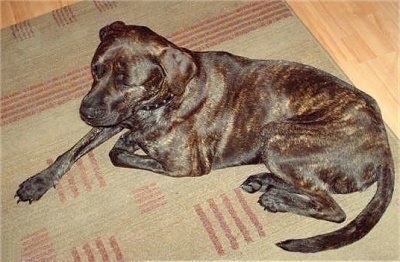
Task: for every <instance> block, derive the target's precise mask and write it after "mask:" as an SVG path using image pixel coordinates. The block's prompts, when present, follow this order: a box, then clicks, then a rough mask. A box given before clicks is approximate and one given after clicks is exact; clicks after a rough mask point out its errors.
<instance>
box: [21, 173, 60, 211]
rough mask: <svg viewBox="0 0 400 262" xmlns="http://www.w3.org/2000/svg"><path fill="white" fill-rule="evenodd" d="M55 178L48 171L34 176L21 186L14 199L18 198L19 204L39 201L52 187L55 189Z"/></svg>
mask: <svg viewBox="0 0 400 262" xmlns="http://www.w3.org/2000/svg"><path fill="white" fill-rule="evenodd" d="M55 185H56V183H55V181H54V176H53V175H52V174H51V172H50V171H49V170H48V169H46V170H43V171H42V172H40V173H38V174H37V175H35V176H32V177H30V178H28V179H27V180H25V181H24V182H22V183H21V184H20V185H19V188H18V190H17V192H16V193H15V196H14V198H18V200H17V203H19V202H21V201H22V202H26V201H28V202H29V204H31V203H32V202H33V201H37V200H39V199H40V198H41V197H42V196H43V195H44V194H45V193H46V192H47V190H49V189H50V188H51V187H55Z"/></svg>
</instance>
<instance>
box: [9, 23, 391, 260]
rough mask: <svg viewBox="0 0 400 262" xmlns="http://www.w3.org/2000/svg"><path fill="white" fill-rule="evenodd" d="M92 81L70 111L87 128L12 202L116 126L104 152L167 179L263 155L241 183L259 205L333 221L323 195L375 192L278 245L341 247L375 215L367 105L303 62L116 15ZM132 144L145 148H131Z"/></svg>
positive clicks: (378, 134) (374, 161) (31, 196)
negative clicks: (182, 39)
mask: <svg viewBox="0 0 400 262" xmlns="http://www.w3.org/2000/svg"><path fill="white" fill-rule="evenodd" d="M99 35H100V40H101V43H100V44H99V46H98V48H97V50H96V52H95V54H94V57H93V60H92V63H91V71H92V75H93V85H92V88H91V90H90V91H89V93H88V94H87V95H86V96H85V97H84V99H83V100H82V104H81V107H80V116H81V118H82V120H83V121H85V122H86V123H87V124H88V125H90V126H92V127H93V128H92V130H91V131H90V132H89V133H88V134H87V135H85V136H84V137H83V138H82V139H81V140H80V141H79V142H78V143H77V144H76V145H75V146H73V147H72V148H71V149H70V150H68V151H67V152H65V153H64V154H62V155H61V156H59V157H58V158H57V160H56V161H55V162H54V163H53V164H52V165H50V166H49V167H48V168H47V169H45V170H43V171H42V172H40V173H38V174H37V175H35V176H33V177H30V178H29V179H27V180H26V181H24V182H23V183H22V184H21V185H20V186H19V188H18V190H17V193H16V197H18V202H20V201H28V202H29V203H32V202H33V201H37V200H39V199H40V198H41V197H42V196H43V195H44V194H45V193H46V191H47V190H48V189H50V188H51V187H53V186H54V187H55V185H56V184H57V182H58V181H59V180H60V179H61V177H62V176H63V175H64V174H65V173H66V172H67V171H68V170H69V169H70V168H71V165H72V164H73V163H74V162H75V161H77V160H78V159H79V158H80V157H82V156H83V155H84V154H86V153H88V152H89V151H90V150H92V149H93V148H95V147H97V146H99V145H100V144H101V143H103V142H104V141H106V140H108V139H109V138H111V137H113V136H114V135H116V134H118V133H120V132H121V131H122V130H124V129H125V130H126V129H127V130H128V131H126V132H125V133H124V134H123V135H122V136H121V137H120V138H119V140H118V141H117V142H116V144H115V146H114V147H113V148H112V150H111V151H110V159H111V161H112V163H113V164H114V165H115V166H117V167H125V168H137V169H144V170H149V171H152V172H156V173H160V174H163V175H167V176H171V177H187V176H191V177H196V176H202V175H205V174H208V173H210V172H211V171H212V170H213V169H220V168H225V167H231V166H238V165H247V164H259V163H264V164H265V166H266V167H267V168H268V170H269V172H265V173H261V174H255V175H252V176H250V177H249V178H248V179H246V181H244V182H243V184H242V185H241V188H242V189H243V190H245V191H247V192H249V193H255V192H260V193H261V196H260V198H259V204H260V205H261V206H262V207H263V208H264V209H265V210H267V211H270V212H291V213H294V214H298V215H303V216H307V217H313V218H316V219H322V220H327V221H332V222H336V223H341V222H343V221H344V220H345V219H346V214H345V212H344V211H343V210H342V209H341V207H340V206H339V205H338V204H337V203H336V202H335V200H334V199H333V198H332V196H331V194H347V193H352V192H357V191H363V190H365V189H366V188H367V187H369V186H370V185H372V184H374V183H375V182H377V191H376V193H375V195H374V197H373V198H372V200H371V201H370V202H369V203H368V205H367V206H366V207H365V208H364V209H363V210H362V211H361V213H360V214H359V215H358V216H357V217H356V218H355V219H354V220H353V221H351V222H350V223H349V224H347V225H346V226H344V227H343V228H341V229H339V230H337V231H334V232H331V233H326V234H322V235H318V236H314V237H310V238H306V239H291V240H286V241H283V242H280V243H277V245H278V246H279V247H281V248H283V249H284V250H288V251H296V252H304V253H308V252H318V251H322V250H328V249H335V248H339V247H342V246H345V245H349V244H351V243H353V242H355V241H357V240H359V239H361V238H362V237H364V236H365V235H366V234H367V233H368V232H369V231H370V230H371V229H372V228H373V227H374V226H375V224H376V223H377V222H378V221H379V219H380V218H381V216H382V215H383V213H384V212H385V210H386V208H387V206H388V205H389V203H390V201H391V198H392V194H393V190H394V164H393V159H392V156H391V151H390V148H389V143H388V138H387V134H386V131H385V126H384V123H383V120H382V117H381V113H380V110H379V108H378V106H377V103H376V102H375V100H374V99H372V98H371V97H370V96H368V95H367V94H365V93H363V92H362V91H360V90H358V89H356V88H355V87H353V86H352V85H350V84H348V83H346V82H344V81H342V80H340V79H338V78H336V77H334V76H332V75H330V74H328V73H326V72H324V71H321V70H318V69H316V68H314V67H311V66H307V65H303V64H299V63H295V62H288V61H276V60H252V59H248V58H245V57H239V56H235V55H233V54H230V53H227V52H194V51H191V50H188V49H185V48H181V47H178V46H176V45H175V44H173V43H171V42H170V41H168V40H167V39H166V38H164V37H162V36H160V35H158V34H156V33H155V32H153V31H152V30H150V29H149V28H147V27H144V26H136V25H126V24H124V23H123V22H120V21H117V22H114V23H112V24H111V25H108V26H105V27H104V28H102V29H101V30H100V33H99ZM139 149H141V150H142V151H143V152H144V153H145V154H143V153H142V154H138V150H139Z"/></svg>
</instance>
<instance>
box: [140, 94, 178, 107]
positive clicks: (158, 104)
mask: <svg viewBox="0 0 400 262" xmlns="http://www.w3.org/2000/svg"><path fill="white" fill-rule="evenodd" d="M173 98H174V95H173V94H171V93H170V94H168V95H167V96H166V97H165V98H164V99H162V100H160V101H151V102H149V103H147V104H144V105H143V106H142V107H141V109H142V110H145V111H151V110H155V109H158V108H160V107H163V106H165V105H167V104H168V103H169V102H171V100H172V99H173Z"/></svg>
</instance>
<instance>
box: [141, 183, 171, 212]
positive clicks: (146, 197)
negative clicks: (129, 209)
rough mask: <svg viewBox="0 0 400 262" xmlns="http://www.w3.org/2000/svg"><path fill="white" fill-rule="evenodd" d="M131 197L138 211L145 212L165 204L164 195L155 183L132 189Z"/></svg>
mask: <svg viewBox="0 0 400 262" xmlns="http://www.w3.org/2000/svg"><path fill="white" fill-rule="evenodd" d="M133 198H134V200H135V202H136V205H137V206H138V208H139V210H140V213H141V214H143V213H147V212H150V211H153V210H155V209H158V208H160V207H162V206H164V205H166V204H167V200H166V198H165V195H164V194H163V193H162V191H161V189H160V187H159V186H158V185H157V184H156V183H152V184H150V185H147V186H143V187H140V188H137V189H135V190H134V191H133Z"/></svg>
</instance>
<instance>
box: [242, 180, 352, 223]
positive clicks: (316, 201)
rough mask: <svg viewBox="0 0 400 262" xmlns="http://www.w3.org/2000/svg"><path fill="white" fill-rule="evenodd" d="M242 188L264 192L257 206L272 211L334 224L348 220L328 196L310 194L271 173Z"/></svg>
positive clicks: (248, 190)
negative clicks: (309, 217)
mask: <svg viewBox="0 0 400 262" xmlns="http://www.w3.org/2000/svg"><path fill="white" fill-rule="evenodd" d="M241 188H242V189H243V190H245V191H246V192H248V193H255V192H257V191H259V192H263V194H262V195H261V197H260V199H259V201H258V203H259V204H260V205H261V206H262V207H264V209H265V210H268V211H270V212H274V213H275V212H291V213H294V214H299V215H303V216H311V217H314V218H317V219H324V220H328V221H333V222H342V221H344V219H345V218H346V215H345V213H344V212H343V210H342V209H341V208H340V206H339V205H338V204H336V202H335V201H334V200H333V199H332V198H331V197H330V196H329V194H328V193H326V192H323V191H320V192H318V193H315V194H313V195H311V194H309V193H307V192H303V191H301V190H300V189H298V188H296V187H295V186H293V185H291V184H289V183H287V182H285V181H283V180H282V179H281V178H279V177H278V176H276V175H274V174H272V173H262V174H257V175H252V176H250V177H249V178H247V179H246V181H244V182H243V184H242V185H241ZM332 207H334V208H332Z"/></svg>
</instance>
